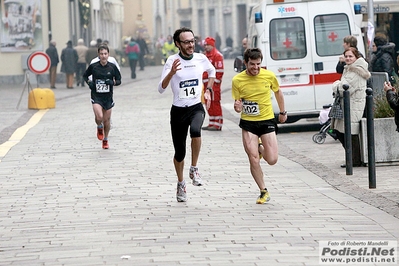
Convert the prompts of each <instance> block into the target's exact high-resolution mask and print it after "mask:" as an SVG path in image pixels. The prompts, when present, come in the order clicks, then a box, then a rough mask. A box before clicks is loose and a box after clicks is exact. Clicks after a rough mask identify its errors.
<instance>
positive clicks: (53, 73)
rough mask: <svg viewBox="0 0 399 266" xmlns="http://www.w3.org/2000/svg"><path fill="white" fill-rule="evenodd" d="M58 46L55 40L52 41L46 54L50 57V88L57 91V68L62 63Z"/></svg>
mask: <svg viewBox="0 0 399 266" xmlns="http://www.w3.org/2000/svg"><path fill="white" fill-rule="evenodd" d="M56 45H57V43H56V41H55V40H51V41H50V46H49V47H48V48H47V49H46V54H47V55H48V56H49V57H50V62H51V64H50V70H49V72H50V88H52V89H55V82H56V80H57V66H58V63H59V62H60V59H59V57H58V51H57V48H56V47H55V46H56Z"/></svg>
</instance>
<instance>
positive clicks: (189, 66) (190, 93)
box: [158, 53, 216, 107]
mask: <svg viewBox="0 0 399 266" xmlns="http://www.w3.org/2000/svg"><path fill="white" fill-rule="evenodd" d="M176 59H180V67H179V68H181V69H180V70H178V71H177V72H176V74H175V75H173V77H172V79H171V80H170V86H171V87H172V92H173V105H174V106H177V107H188V106H193V105H195V104H197V103H200V102H201V93H202V86H203V83H202V74H203V73H204V72H205V71H206V72H208V77H213V78H215V77H216V70H215V67H214V66H213V65H212V64H211V62H209V60H208V58H207V57H206V56H205V55H204V54H199V53H194V54H193V58H192V59H190V60H184V59H183V58H181V57H180V56H179V54H174V55H171V56H169V58H168V60H167V61H166V63H165V65H164V68H163V71H162V78H161V81H160V82H159V84H158V91H159V93H164V92H165V90H166V88H165V89H163V88H162V80H163V79H164V78H165V77H166V75H168V73H169V72H170V69H171V68H172V64H173V61H175V60H176Z"/></svg>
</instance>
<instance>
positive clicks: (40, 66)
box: [28, 52, 51, 74]
mask: <svg viewBox="0 0 399 266" xmlns="http://www.w3.org/2000/svg"><path fill="white" fill-rule="evenodd" d="M50 65H51V60H50V57H49V56H48V55H47V54H46V53H44V52H33V53H31V54H30V56H29V57H28V68H29V70H30V71H32V72H33V73H35V74H43V73H44V72H46V71H47V70H49V68H50Z"/></svg>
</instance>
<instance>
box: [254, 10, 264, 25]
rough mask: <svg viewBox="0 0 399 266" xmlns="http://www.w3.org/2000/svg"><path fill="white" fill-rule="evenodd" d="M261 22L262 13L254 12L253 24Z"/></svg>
mask: <svg viewBox="0 0 399 266" xmlns="http://www.w3.org/2000/svg"><path fill="white" fill-rule="evenodd" d="M262 22H263V18H262V13H261V12H256V13H255V23H262Z"/></svg>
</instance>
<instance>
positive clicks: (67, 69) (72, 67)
mask: <svg viewBox="0 0 399 266" xmlns="http://www.w3.org/2000/svg"><path fill="white" fill-rule="evenodd" d="M66 45H67V47H66V48H64V49H62V52H61V62H62V65H61V72H63V73H65V75H66V84H67V88H68V89H73V76H74V74H75V72H76V63H77V62H78V58H79V57H78V53H77V52H76V50H75V49H73V47H72V41H68V42H67V44H66Z"/></svg>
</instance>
